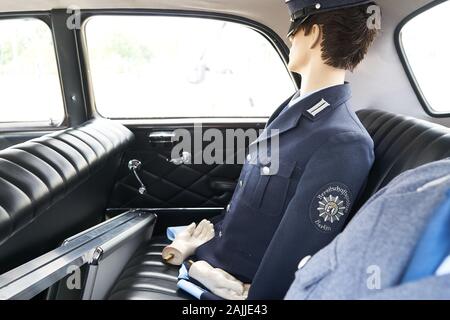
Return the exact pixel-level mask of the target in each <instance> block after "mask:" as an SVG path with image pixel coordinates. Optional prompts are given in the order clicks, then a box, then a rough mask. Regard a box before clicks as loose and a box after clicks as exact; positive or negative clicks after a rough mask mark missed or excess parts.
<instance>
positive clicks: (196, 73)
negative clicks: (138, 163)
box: [85, 16, 295, 118]
mask: <svg viewBox="0 0 450 320" xmlns="http://www.w3.org/2000/svg"><path fill="white" fill-rule="evenodd" d="M85 37H86V45H87V52H88V58H89V66H90V74H91V80H92V85H93V93H94V99H95V105H96V108H97V111H98V113H100V115H102V116H104V117H108V118H193V117H196V118H197V117H199V118H202V117H211V118H214V117H267V116H269V115H270V114H271V113H272V112H273V111H274V109H275V108H276V107H278V106H279V105H280V104H281V103H282V102H283V101H284V100H286V99H287V98H288V97H289V95H291V94H293V93H294V91H295V85H294V82H293V79H292V77H291V75H290V73H289V72H288V70H287V68H286V65H285V62H284V61H283V59H282V58H281V56H280V54H279V53H278V51H277V50H276V49H275V47H274V46H273V45H272V44H271V42H269V41H268V40H267V39H266V38H265V37H264V36H263V35H261V34H260V33H259V32H257V31H255V30H253V29H251V28H249V27H247V26H244V25H241V24H237V23H232V22H225V21H220V20H213V19H206V18H190V17H160V16H145V17H142V16H141V17H137V16H96V17H92V18H91V19H90V20H88V21H87V23H86V25H85Z"/></svg>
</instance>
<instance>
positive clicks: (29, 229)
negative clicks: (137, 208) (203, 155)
mask: <svg viewBox="0 0 450 320" xmlns="http://www.w3.org/2000/svg"><path fill="white" fill-rule="evenodd" d="M132 140H133V134H132V133H131V131H129V130H128V129H127V128H125V127H124V126H122V125H120V124H117V123H114V122H112V121H108V120H93V121H90V122H87V123H86V124H84V125H82V126H80V127H77V128H70V129H67V130H64V131H59V132H56V133H54V134H51V135H46V136H43V137H41V138H38V139H34V140H30V141H28V142H25V143H22V144H19V145H15V146H13V147H10V148H8V149H5V150H2V151H0V274H1V273H3V272H5V271H7V270H10V269H11V268H14V267H16V266H18V265H21V264H23V263H25V262H27V261H29V260H31V259H33V258H35V257H37V256H39V255H41V254H43V253H45V252H47V251H49V250H52V249H54V248H55V247H57V246H58V245H59V244H60V242H61V241H62V240H64V239H65V238H67V237H69V236H72V235H74V234H75V233H77V232H80V231H82V230H85V229H87V228H89V227H91V226H93V225H94V224H96V223H98V222H100V221H101V220H102V218H103V216H104V213H105V208H106V203H107V200H108V196H109V193H110V192H111V189H112V184H113V182H114V176H115V171H116V170H117V168H118V166H119V163H120V160H121V157H122V154H123V151H124V149H125V147H127V146H128V144H129V143H130V142H131V141H132Z"/></svg>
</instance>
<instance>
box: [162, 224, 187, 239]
mask: <svg viewBox="0 0 450 320" xmlns="http://www.w3.org/2000/svg"><path fill="white" fill-rule="evenodd" d="M187 227H188V226H181V227H169V228H167V231H166V235H167V239H169V240H170V241H173V240H175V237H176V236H177V234H179V233H180V232H183V231H184V230H186V228H187Z"/></svg>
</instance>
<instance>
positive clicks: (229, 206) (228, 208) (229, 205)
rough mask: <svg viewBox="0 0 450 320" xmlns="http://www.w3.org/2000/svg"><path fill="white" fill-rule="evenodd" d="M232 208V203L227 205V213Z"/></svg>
mask: <svg viewBox="0 0 450 320" xmlns="http://www.w3.org/2000/svg"><path fill="white" fill-rule="evenodd" d="M230 208H231V203H229V204H228V205H227V213H228V212H230Z"/></svg>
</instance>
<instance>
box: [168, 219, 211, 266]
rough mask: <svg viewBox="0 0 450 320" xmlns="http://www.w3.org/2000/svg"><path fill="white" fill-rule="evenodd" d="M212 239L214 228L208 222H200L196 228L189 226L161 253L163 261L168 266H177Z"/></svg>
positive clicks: (192, 225)
mask: <svg viewBox="0 0 450 320" xmlns="http://www.w3.org/2000/svg"><path fill="white" fill-rule="evenodd" d="M212 238H214V226H213V224H212V223H211V222H209V221H208V220H202V222H200V223H199V224H198V226H196V224H195V223H192V224H190V225H189V226H188V227H187V228H186V230H184V231H183V232H180V233H179V234H177V235H176V237H175V240H174V241H173V242H172V244H171V245H169V246H167V247H165V248H164V250H163V251H162V257H163V260H164V261H165V262H167V263H169V264H173V265H176V266H179V265H181V264H182V263H183V261H185V260H186V259H187V258H188V257H190V256H192V255H193V254H194V252H195V250H196V249H197V248H198V247H200V246H201V245H202V244H204V243H206V242H208V241H209V240H211V239H212Z"/></svg>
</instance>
